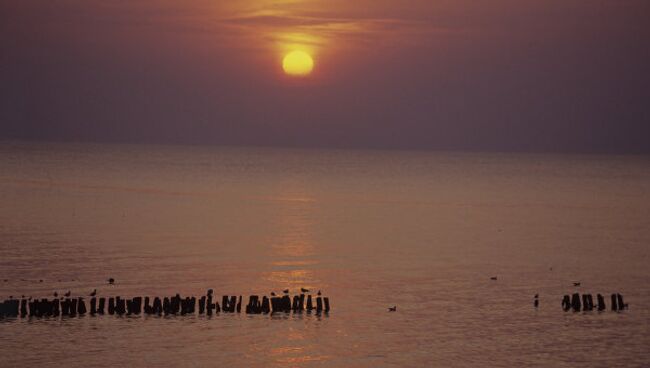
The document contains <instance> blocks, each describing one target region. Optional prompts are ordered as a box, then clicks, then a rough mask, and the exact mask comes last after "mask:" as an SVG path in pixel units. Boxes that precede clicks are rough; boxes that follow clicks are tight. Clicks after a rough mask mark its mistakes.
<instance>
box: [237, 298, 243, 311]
mask: <svg viewBox="0 0 650 368" xmlns="http://www.w3.org/2000/svg"><path fill="white" fill-rule="evenodd" d="M241 299H242V297H241V295H240V296H239V300H238V301H237V313H241Z"/></svg>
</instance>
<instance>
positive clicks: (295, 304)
mask: <svg viewBox="0 0 650 368" xmlns="http://www.w3.org/2000/svg"><path fill="white" fill-rule="evenodd" d="M299 307H300V297H299V296H298V295H294V296H293V301H292V302H291V310H293V311H294V312H297V311H298V309H299Z"/></svg>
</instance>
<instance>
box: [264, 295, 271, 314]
mask: <svg viewBox="0 0 650 368" xmlns="http://www.w3.org/2000/svg"><path fill="white" fill-rule="evenodd" d="M269 312H271V306H270V305H269V298H268V297H266V296H264V297H262V313H269Z"/></svg>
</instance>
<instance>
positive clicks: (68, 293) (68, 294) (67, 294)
mask: <svg viewBox="0 0 650 368" xmlns="http://www.w3.org/2000/svg"><path fill="white" fill-rule="evenodd" d="M70 294H72V293H70V290H68V292H67V293H65V294H63V295H65V296H70Z"/></svg>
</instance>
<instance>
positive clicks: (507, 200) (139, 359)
mask: <svg viewBox="0 0 650 368" xmlns="http://www.w3.org/2000/svg"><path fill="white" fill-rule="evenodd" d="M492 276H497V277H498V280H497V281H492V280H490V277H492ZM109 277H114V278H115V279H116V280H117V282H116V285H114V286H108V285H106V279H108V278H109ZM4 279H6V280H7V281H4ZM40 279H42V280H43V282H39V281H38V280H40ZM575 281H580V282H581V283H582V285H581V286H580V287H577V288H576V287H574V286H573V282H575ZM300 287H306V288H311V289H315V290H318V289H320V290H322V291H323V293H324V294H326V295H328V296H329V297H330V299H331V302H332V308H333V310H332V312H331V313H330V314H329V316H316V315H309V314H302V315H286V316H285V315H281V316H278V315H274V316H268V315H255V316H247V315H245V314H240V315H237V314H235V315H232V314H223V313H222V314H220V315H216V316H213V317H212V318H208V317H205V316H191V317H171V318H166V317H163V318H159V317H142V316H140V317H117V316H108V315H107V316H103V317H90V316H86V317H81V318H64V319H61V318H58V319H53V318H50V319H31V320H30V319H15V320H3V321H0V366H2V367H14V366H15V367H22V366H38V367H104V366H118V367H121V366H130V367H151V366H155V365H157V366H170V367H171V366H178V367H207V366H218V365H225V366H229V367H233V366H252V367H256V366H260V367H261V366H265V367H303V366H353V367H375V366H411V367H417V366H453V367H487V366H489V367H523V366H542V367H590V368H592V367H615V366H617V367H635V366H649V365H650V308H649V306H650V158H648V157H638V156H637V157H635V156H630V157H624V156H620V157H619V156H577V155H574V156H572V155H533V154H520V155H517V154H480V153H466V154H465V153H428V152H382V151H343V150H338V151H337V150H290V149H287V150H283V149H265V148H209V147H180V146H179V147H166V146H132V145H86V144H34V143H15V142H3V143H0V297H1V298H6V297H8V296H9V295H14V296H20V295H21V294H25V295H28V296H34V297H51V295H52V293H53V292H54V291H58V292H59V293H62V292H66V291H68V290H71V291H72V293H73V295H87V294H88V293H89V292H90V291H92V290H93V289H94V288H97V289H98V292H99V294H100V295H104V296H109V295H110V296H113V295H121V296H137V295H171V294H175V293H176V292H181V293H182V294H194V295H203V293H204V292H205V290H206V289H208V288H213V289H215V293H216V294H217V295H224V294H229V295H233V294H235V295H240V294H241V295H250V294H268V293H269V292H271V291H276V292H278V291H280V290H282V289H285V288H290V289H292V290H293V291H296V290H297V289H299V288H300ZM576 290H577V291H579V292H590V293H602V294H605V295H607V301H608V304H609V294H611V293H612V292H620V293H621V294H623V295H624V297H625V299H626V302H628V303H629V304H630V308H629V310H627V311H624V312H622V313H616V312H611V311H607V312H605V313H599V312H584V313H565V312H563V311H562V309H561V306H560V301H561V297H562V295H564V294H568V293H572V292H574V291H576ZM536 293H539V298H540V307H539V309H537V310H536V309H535V308H533V295H534V294H536ZM392 305H397V307H398V310H397V312H395V313H389V312H387V307H389V306H392Z"/></svg>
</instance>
